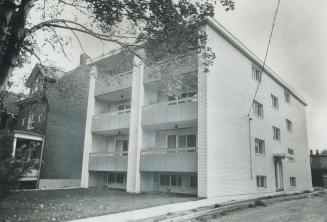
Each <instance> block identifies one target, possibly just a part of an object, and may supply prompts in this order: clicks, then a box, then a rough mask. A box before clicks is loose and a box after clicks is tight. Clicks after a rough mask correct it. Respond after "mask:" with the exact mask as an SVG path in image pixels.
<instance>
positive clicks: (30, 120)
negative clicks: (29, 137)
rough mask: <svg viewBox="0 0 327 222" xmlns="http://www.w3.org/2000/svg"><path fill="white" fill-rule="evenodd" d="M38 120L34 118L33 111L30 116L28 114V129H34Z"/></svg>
mask: <svg viewBox="0 0 327 222" xmlns="http://www.w3.org/2000/svg"><path fill="white" fill-rule="evenodd" d="M35 123H36V121H35V119H34V114H33V113H31V114H30V115H29V116H28V121H27V129H34V128H35V125H34V124H35Z"/></svg>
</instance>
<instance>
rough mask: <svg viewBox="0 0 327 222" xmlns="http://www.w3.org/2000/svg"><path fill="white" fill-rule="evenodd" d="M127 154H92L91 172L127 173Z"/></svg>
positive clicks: (90, 160)
mask: <svg viewBox="0 0 327 222" xmlns="http://www.w3.org/2000/svg"><path fill="white" fill-rule="evenodd" d="M127 159H128V156H127V153H115V152H112V153H106V152H105V153H103V152H98V153H90V159H89V171H112V172H115V171H117V172H126V171H127Z"/></svg>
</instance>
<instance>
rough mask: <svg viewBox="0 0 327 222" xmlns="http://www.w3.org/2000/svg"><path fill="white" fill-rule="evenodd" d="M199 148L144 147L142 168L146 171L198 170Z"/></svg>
mask: <svg viewBox="0 0 327 222" xmlns="http://www.w3.org/2000/svg"><path fill="white" fill-rule="evenodd" d="M197 156H198V155H197V148H196V147H188V148H176V149H169V148H162V149H144V150H142V152H141V162H140V170H141V171H144V172H189V173H194V172H197V166H198V165H197V163H198V161H197Z"/></svg>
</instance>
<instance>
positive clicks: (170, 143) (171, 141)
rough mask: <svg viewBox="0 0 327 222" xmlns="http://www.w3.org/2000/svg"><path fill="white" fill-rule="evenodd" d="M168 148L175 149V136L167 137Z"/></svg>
mask: <svg viewBox="0 0 327 222" xmlns="http://www.w3.org/2000/svg"><path fill="white" fill-rule="evenodd" d="M168 148H176V135H169V136H168Z"/></svg>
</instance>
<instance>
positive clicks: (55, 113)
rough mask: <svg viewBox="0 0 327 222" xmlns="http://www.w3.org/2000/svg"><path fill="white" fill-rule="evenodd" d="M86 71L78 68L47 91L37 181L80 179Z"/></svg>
mask: <svg viewBox="0 0 327 222" xmlns="http://www.w3.org/2000/svg"><path fill="white" fill-rule="evenodd" d="M89 80H90V77H89V69H88V68H87V67H79V68H77V69H75V70H73V71H71V72H69V73H68V74H66V75H65V76H64V77H63V78H62V79H61V80H59V81H58V82H57V83H56V84H54V85H53V86H52V87H50V88H49V89H48V91H47V99H48V103H49V112H48V118H47V126H46V139H45V147H44V153H43V160H44V163H43V165H42V170H41V179H80V177H81V169H82V158H83V146H84V133H85V123H86V111H87V103H88V90H89Z"/></svg>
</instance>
